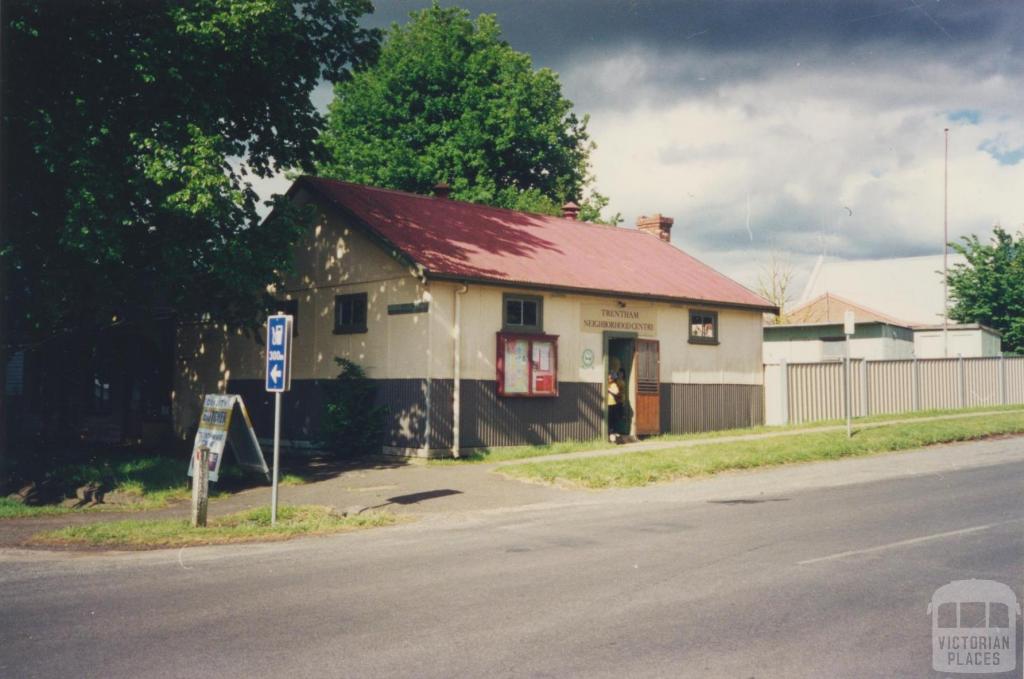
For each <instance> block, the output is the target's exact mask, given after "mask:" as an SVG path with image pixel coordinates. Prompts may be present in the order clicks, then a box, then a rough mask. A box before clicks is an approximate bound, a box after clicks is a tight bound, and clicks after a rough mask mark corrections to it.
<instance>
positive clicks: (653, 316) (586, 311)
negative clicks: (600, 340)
mask: <svg viewBox="0 0 1024 679" xmlns="http://www.w3.org/2000/svg"><path fill="white" fill-rule="evenodd" d="M580 316H581V326H582V330H583V332H605V331H612V332H635V333H636V334H637V335H639V336H641V337H657V336H658V323H657V317H658V312H657V310H656V309H654V308H653V307H634V306H621V307H620V306H619V305H618V304H609V305H606V304H584V305H583V306H582V307H581V314H580Z"/></svg>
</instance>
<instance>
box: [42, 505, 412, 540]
mask: <svg viewBox="0 0 1024 679" xmlns="http://www.w3.org/2000/svg"><path fill="white" fill-rule="evenodd" d="M395 521H396V518H395V517H394V515H392V514H387V513H383V512H375V513H366V514H358V515H356V516H348V517H341V516H338V515H336V514H334V513H333V512H332V511H331V509H330V507H319V506H315V505H299V506H289V505H283V506H281V507H279V508H278V514H277V525H276V526H273V527H271V525H270V508H269V507H262V508H260V509H252V510H249V511H245V512H239V513H237V514H229V515H227V516H222V517H215V518H211V519H210V520H209V525H208V526H207V527H205V528H192V527H191V525H190V524H189V522H188V520H186V519H158V520H128V521H110V522H98V523H92V524H85V525H79V526H69V527H67V528H62V529H60V530H55V531H47V532H44V533H38V534H36V535H34V536H32V538H30V539H29V542H30V543H31V544H35V545H48V546H89V547H106V548H125V549H158V548H165V547H187V546H194V545H216V544H226V543H232V542H251V541H257V540H259V541H267V540H285V539H288V538H293V537H299V536H303V535H326V534H329V533H341V532H345V531H351V530H358V529H361V528H372V527H376V526H388V525H391V524H393V523H395Z"/></svg>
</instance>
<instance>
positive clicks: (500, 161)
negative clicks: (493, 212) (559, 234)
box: [318, 4, 617, 220]
mask: <svg viewBox="0 0 1024 679" xmlns="http://www.w3.org/2000/svg"><path fill="white" fill-rule="evenodd" d="M334 93H335V97H334V101H333V102H332V103H331V105H330V110H329V113H328V117H327V120H328V123H327V129H326V130H325V131H324V133H323V134H322V136H321V143H322V144H323V147H324V149H325V150H326V152H327V156H328V159H327V160H325V161H323V162H321V163H320V164H319V166H318V170H319V173H320V174H321V175H323V176H327V177H333V178H336V179H344V180H347V181H353V182H357V183H363V184H372V185H375V186H383V187H388V188H393V189H400V190H404V191H412V192H415V193H422V194H429V193H430V192H431V191H432V190H433V188H434V186H435V185H436V184H437V183H438V182H447V183H448V184H449V185H450V186H451V187H452V196H453V197H454V198H458V199H460V200H466V201H470V202H474V203H486V204H489V205H496V206H499V207H507V208H513V209H519V210H527V211H534V212H544V213H549V214H560V213H561V205H562V204H563V203H564V202H565V201H567V200H575V201H576V202H577V203H579V204H580V207H581V210H580V215H581V218H584V219H590V220H597V219H599V217H600V210H601V208H603V207H604V206H605V205H606V204H607V198H605V197H604V196H601V195H600V194H598V193H596V192H589V193H588V191H587V188H588V186H589V185H590V184H591V182H592V179H593V178H592V177H591V176H590V175H589V174H588V172H589V160H590V152H591V151H592V150H593V148H594V144H593V143H592V142H591V140H590V136H589V135H588V133H587V117H586V116H583V118H578V117H577V116H576V114H575V113H574V112H573V106H572V102H570V101H569V100H568V99H566V98H565V97H563V96H562V88H561V85H560V83H559V81H558V76H557V74H556V73H555V72H553V71H551V70H550V69H546V68H542V69H539V70H534V68H533V64H532V61H531V60H530V57H529V56H528V55H526V54H522V53H520V52H517V51H515V50H513V49H512V48H511V47H510V46H509V45H508V43H507V42H505V41H504V40H502V39H501V29H500V28H499V26H498V23H497V21H496V20H495V18H494V16H491V15H486V14H485V15H481V16H479V17H478V18H477V19H476V21H472V20H471V19H470V15H469V13H468V12H467V11H465V10H463V9H459V8H456V7H451V8H441V7H440V6H438V5H437V4H434V5H433V6H432V7H430V8H428V9H424V10H421V11H417V12H412V13H411V15H410V20H409V22H408V23H407V24H405V25H404V26H399V25H397V24H394V25H392V27H391V29H390V30H389V31H388V34H387V37H386V39H385V42H384V45H383V48H382V50H381V54H380V59H379V60H378V62H377V63H376V65H375V66H373V67H372V68H369V69H367V70H365V71H362V72H360V73H358V74H356V75H355V77H353V78H352V79H351V80H349V81H346V82H342V83H338V84H337V85H335V90H334ZM584 194H586V195H584ZM616 217H617V216H616Z"/></svg>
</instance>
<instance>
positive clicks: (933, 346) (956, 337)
mask: <svg viewBox="0 0 1024 679" xmlns="http://www.w3.org/2000/svg"><path fill="white" fill-rule="evenodd" d="M943 334H944V333H943V331H942V330H940V329H934V328H928V329H927V330H915V331H914V353H915V354H916V355H917V357H918V358H943V357H946V356H948V357H956V356H963V357H964V358H974V357H979V356H998V355H999V354H1000V351H1001V347H1002V342H1001V340H1000V338H999V335H997V334H996V333H994V332H992V331H990V330H987V329H985V328H980V327H979V328H950V329H949V339H948V342H949V349H948V353H947V352H946V350H945V345H946V340H945V339H944V338H943Z"/></svg>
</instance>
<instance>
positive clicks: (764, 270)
mask: <svg viewBox="0 0 1024 679" xmlns="http://www.w3.org/2000/svg"><path fill="white" fill-rule="evenodd" d="M793 276H794V271H793V266H792V265H791V264H790V263H789V261H788V260H787V259H785V258H783V257H782V256H781V255H779V254H778V253H776V252H772V253H771V254H770V255H769V256H768V261H767V262H766V263H765V264H764V265H763V266H762V267H761V271H760V272H759V273H758V275H757V294H759V295H761V297H764V298H765V299H766V300H768V301H769V302H771V303H772V304H773V305H774V306H777V307H779V313H778V315H774V314H765V321H766V322H767V323H769V324H770V325H779V324H782V323H785V322H786V307H787V306H788V305H789V303H790V301H791V300H792V296H793V290H792V288H793Z"/></svg>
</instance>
